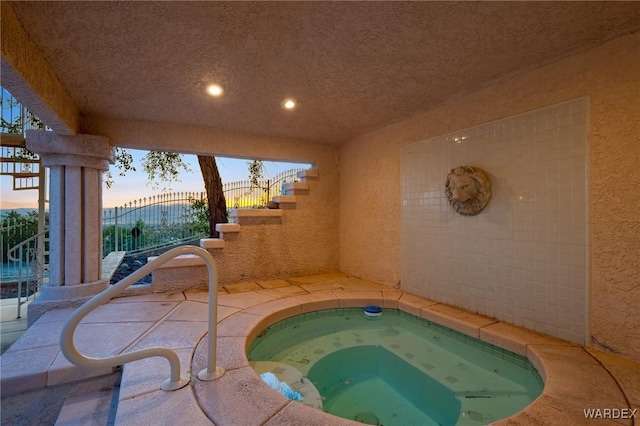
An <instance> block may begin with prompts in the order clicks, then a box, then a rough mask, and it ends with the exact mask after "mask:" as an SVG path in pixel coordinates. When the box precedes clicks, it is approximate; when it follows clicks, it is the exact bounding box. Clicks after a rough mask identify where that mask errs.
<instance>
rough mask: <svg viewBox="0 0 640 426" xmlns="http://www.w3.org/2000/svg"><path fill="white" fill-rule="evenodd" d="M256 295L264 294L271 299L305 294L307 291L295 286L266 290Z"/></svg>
mask: <svg viewBox="0 0 640 426" xmlns="http://www.w3.org/2000/svg"><path fill="white" fill-rule="evenodd" d="M258 293H260V294H266V295H267V296H271V297H287V296H293V295H295V294H305V293H307V291H306V290H304V289H303V288H301V287H298V286H297V285H290V286H287V287H277V288H267V289H264V290H259V291H258Z"/></svg>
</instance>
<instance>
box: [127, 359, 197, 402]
mask: <svg viewBox="0 0 640 426" xmlns="http://www.w3.org/2000/svg"><path fill="white" fill-rule="evenodd" d="M175 352H176V354H177V355H178V358H179V359H180V376H184V375H188V374H190V371H191V355H192V353H193V351H192V350H191V349H176V350H175ZM170 378H171V368H170V367H169V361H167V359H166V358H161V357H152V358H145V359H141V360H139V361H134V362H130V363H128V364H125V365H124V369H123V372H122V379H121V381H120V398H119V399H120V401H124V400H125V399H129V398H133V397H138V396H140V395H144V394H146V393H149V392H155V391H157V390H160V386H162V384H163V383H164V382H165V381H166V380H167V379H170Z"/></svg>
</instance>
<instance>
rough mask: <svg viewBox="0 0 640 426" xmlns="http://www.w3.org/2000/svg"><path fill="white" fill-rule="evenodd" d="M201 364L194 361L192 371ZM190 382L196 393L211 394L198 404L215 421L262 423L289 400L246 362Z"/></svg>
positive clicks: (244, 424)
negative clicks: (216, 376) (213, 377)
mask: <svg viewBox="0 0 640 426" xmlns="http://www.w3.org/2000/svg"><path fill="white" fill-rule="evenodd" d="M202 368H204V366H203V365H198V364H197V363H196V362H194V363H193V368H192V371H191V373H192V374H194V373H195V374H197V372H198V371H200V370H201V369H202ZM193 385H194V390H195V392H196V394H198V395H207V396H211V397H207V398H203V399H201V400H200V404H201V407H202V409H203V411H204V413H205V414H206V415H207V417H209V418H210V419H211V420H212V421H213V422H214V423H215V424H217V425H242V426H259V425H263V424H264V423H265V422H266V421H267V420H269V419H270V418H271V417H273V415H274V414H275V413H277V412H278V411H280V410H281V409H282V407H284V405H286V404H287V402H288V400H287V399H286V398H285V397H283V396H282V395H280V394H279V393H278V392H277V391H275V390H273V389H271V388H270V387H269V386H267V384H266V383H264V382H263V381H262V380H261V379H260V378H259V377H258V375H257V374H256V373H255V372H254V371H253V369H252V368H251V367H248V366H247V367H241V368H236V369H232V370H229V371H227V372H225V374H224V375H223V376H222V377H220V378H219V379H217V380H213V381H209V382H202V381H199V380H198V381H194V384H193ZM183 424H184V423H183Z"/></svg>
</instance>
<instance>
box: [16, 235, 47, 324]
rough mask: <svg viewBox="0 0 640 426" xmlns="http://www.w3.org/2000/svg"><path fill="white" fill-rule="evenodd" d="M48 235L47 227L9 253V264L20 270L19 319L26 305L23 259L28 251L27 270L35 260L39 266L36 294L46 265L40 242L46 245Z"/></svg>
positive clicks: (43, 250) (18, 277) (36, 278)
mask: <svg viewBox="0 0 640 426" xmlns="http://www.w3.org/2000/svg"><path fill="white" fill-rule="evenodd" d="M48 233H49V228H47V227H45V228H44V230H43V231H41V232H38V233H37V234H35V235H32V236H31V237H29V238H27V239H26V240H24V241H22V242H20V243H18V244H16V245H15V246H13V247H11V248H10V249H9V250H8V251H7V260H8V261H9V262H12V263H13V264H14V266H15V265H16V264H17V270H18V276H17V277H16V278H17V279H18V280H17V281H18V297H17V300H18V313H17V316H16V318H17V319H20V318H21V317H22V315H21V312H20V310H21V307H22V305H24V304H25V303H26V302H23V301H22V283H23V282H24V281H25V280H24V279H23V276H22V272H23V269H24V268H23V262H24V259H23V257H24V254H25V253H24V252H25V251H26V254H27V259H26V264H27V268H29V267H30V266H31V263H32V262H33V261H34V260H35V262H36V265H37V266H38V271H37V273H36V274H35V281H36V290H35V291H34V293H36V292H37V289H38V287H40V284H41V283H42V280H43V279H44V269H45V265H44V253H45V248H44V247H40V241H41V242H42V244H43V245H44V243H45V242H47V241H48V237H47V234H48ZM34 242H35V248H32V247H31V246H32V244H33V243H34ZM25 248H26V249H25ZM40 256H42V257H40ZM27 285H28V281H27ZM34 297H35V296H34ZM28 299H29V290H28V289H27V300H28Z"/></svg>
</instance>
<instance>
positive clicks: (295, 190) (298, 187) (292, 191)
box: [284, 182, 309, 195]
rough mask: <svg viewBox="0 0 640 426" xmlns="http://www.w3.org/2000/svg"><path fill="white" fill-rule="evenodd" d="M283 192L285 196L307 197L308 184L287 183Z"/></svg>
mask: <svg viewBox="0 0 640 426" xmlns="http://www.w3.org/2000/svg"><path fill="white" fill-rule="evenodd" d="M284 191H285V192H286V193H287V195H307V194H308V193H309V183H307V182H287V183H285V184H284Z"/></svg>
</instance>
